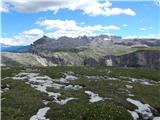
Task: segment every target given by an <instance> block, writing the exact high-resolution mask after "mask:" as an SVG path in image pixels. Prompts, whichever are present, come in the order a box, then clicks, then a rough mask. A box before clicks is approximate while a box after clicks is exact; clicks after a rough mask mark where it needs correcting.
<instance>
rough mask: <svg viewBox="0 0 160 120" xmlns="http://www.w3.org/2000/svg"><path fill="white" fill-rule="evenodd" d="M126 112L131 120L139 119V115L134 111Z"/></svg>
mask: <svg viewBox="0 0 160 120" xmlns="http://www.w3.org/2000/svg"><path fill="white" fill-rule="evenodd" d="M128 112H129V113H130V114H131V116H132V117H133V120H137V119H138V118H139V115H138V113H137V112H135V111H130V110H128Z"/></svg>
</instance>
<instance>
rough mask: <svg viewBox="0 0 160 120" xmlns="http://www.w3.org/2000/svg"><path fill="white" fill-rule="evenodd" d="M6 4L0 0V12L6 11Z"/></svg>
mask: <svg viewBox="0 0 160 120" xmlns="http://www.w3.org/2000/svg"><path fill="white" fill-rule="evenodd" d="M8 7H9V6H8V5H7V4H6V3H5V2H2V1H0V12H8V11H9V9H8Z"/></svg>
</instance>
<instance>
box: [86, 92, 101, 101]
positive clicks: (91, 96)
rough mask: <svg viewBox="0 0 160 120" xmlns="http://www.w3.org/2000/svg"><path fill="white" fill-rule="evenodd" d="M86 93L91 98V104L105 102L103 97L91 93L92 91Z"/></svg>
mask: <svg viewBox="0 0 160 120" xmlns="http://www.w3.org/2000/svg"><path fill="white" fill-rule="evenodd" d="M85 93H86V94H88V95H89V96H90V100H89V101H90V102H91V103H94V102H98V101H101V100H103V98H102V97H99V95H98V94H95V93H93V92H91V91H85Z"/></svg>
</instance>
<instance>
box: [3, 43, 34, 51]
mask: <svg viewBox="0 0 160 120" xmlns="http://www.w3.org/2000/svg"><path fill="white" fill-rule="evenodd" d="M0 47H1V49H0V51H1V52H28V51H29V49H30V48H31V46H30V45H24V46H23V45H22V46H11V45H5V44H2V43H1V44H0Z"/></svg>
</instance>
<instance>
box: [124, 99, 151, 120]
mask: <svg viewBox="0 0 160 120" xmlns="http://www.w3.org/2000/svg"><path fill="white" fill-rule="evenodd" d="M127 101H128V102H130V103H132V104H134V105H135V106H137V107H138V109H135V110H134V111H135V112H136V113H138V114H140V115H141V116H142V118H143V119H145V120H147V119H151V118H153V114H152V111H151V106H150V105H148V104H143V103H141V102H140V101H138V100H133V99H131V98H127ZM134 114H135V113H134ZM135 120H136V119H135Z"/></svg>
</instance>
